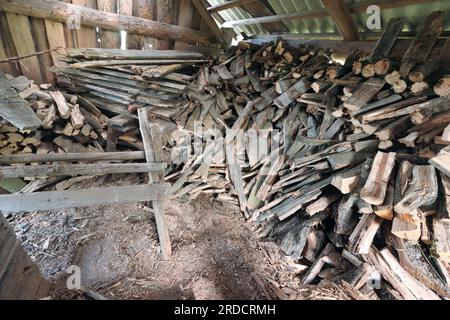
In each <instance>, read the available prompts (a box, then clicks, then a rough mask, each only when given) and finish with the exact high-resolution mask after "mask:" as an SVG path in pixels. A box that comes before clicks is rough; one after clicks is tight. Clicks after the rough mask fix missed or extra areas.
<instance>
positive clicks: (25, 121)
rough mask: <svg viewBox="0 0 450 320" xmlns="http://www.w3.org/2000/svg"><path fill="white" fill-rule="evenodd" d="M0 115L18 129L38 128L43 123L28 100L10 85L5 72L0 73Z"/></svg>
mask: <svg viewBox="0 0 450 320" xmlns="http://www.w3.org/2000/svg"><path fill="white" fill-rule="evenodd" d="M0 116H1V117H3V118H5V119H6V120H8V121H9V122H10V123H11V124H12V125H14V126H15V127H17V128H18V129H25V130H28V129H37V128H39V127H40V126H41V125H42V122H41V120H40V119H39V118H38V117H37V116H36V114H35V113H34V111H33V109H31V107H30V105H29V104H28V102H26V101H25V100H24V99H22V98H21V97H19V96H18V94H17V93H16V91H15V90H14V89H12V88H11V87H10V86H9V81H8V79H7V78H6V77H5V75H4V74H3V73H0Z"/></svg>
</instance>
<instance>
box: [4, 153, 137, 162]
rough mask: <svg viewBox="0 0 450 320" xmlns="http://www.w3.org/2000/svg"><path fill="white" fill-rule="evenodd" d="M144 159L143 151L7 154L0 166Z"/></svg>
mask: <svg viewBox="0 0 450 320" xmlns="http://www.w3.org/2000/svg"><path fill="white" fill-rule="evenodd" d="M144 159H145V154H144V151H124V152H82V153H48V154H7V155H0V164H1V165H9V164H13V163H39V162H56V161H114V160H119V161H127V160H144Z"/></svg>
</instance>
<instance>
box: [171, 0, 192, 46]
mask: <svg viewBox="0 0 450 320" xmlns="http://www.w3.org/2000/svg"><path fill="white" fill-rule="evenodd" d="M193 17H194V6H193V5H192V2H191V0H180V7H179V9H178V21H177V24H178V25H179V26H180V27H186V28H192V18H193ZM186 45H187V43H186V42H181V41H176V42H175V47H174V49H175V50H183V49H185V48H186Z"/></svg>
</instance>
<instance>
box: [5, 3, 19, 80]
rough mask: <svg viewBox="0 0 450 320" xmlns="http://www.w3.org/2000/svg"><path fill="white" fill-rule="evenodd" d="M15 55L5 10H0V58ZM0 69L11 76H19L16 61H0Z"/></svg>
mask: <svg viewBox="0 0 450 320" xmlns="http://www.w3.org/2000/svg"><path fill="white" fill-rule="evenodd" d="M15 56H17V51H16V47H15V46H14V42H13V39H12V36H11V32H10V31H9V26H8V21H7V20H6V15H5V12H3V11H0V58H8V57H15ZM0 70H2V71H3V72H4V73H8V74H11V75H13V76H19V75H20V74H21V73H22V71H21V69H20V65H19V64H18V63H14V62H9V63H0Z"/></svg>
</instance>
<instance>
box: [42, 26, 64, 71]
mask: <svg viewBox="0 0 450 320" xmlns="http://www.w3.org/2000/svg"><path fill="white" fill-rule="evenodd" d="M44 23H45V30H46V33H47V39H48V45H49V46H50V49H54V48H58V47H62V48H66V47H67V45H66V40H65V38H64V26H63V24H62V23H61V22H56V21H51V20H44ZM51 55H52V60H53V64H54V65H55V66H61V65H63V63H62V62H60V61H59V59H58V58H59V57H60V54H59V53H58V52H57V51H52V52H51Z"/></svg>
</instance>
